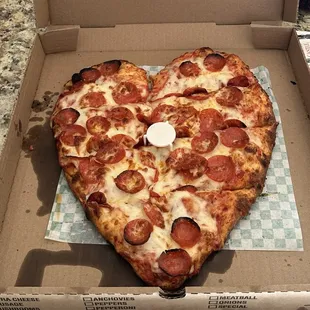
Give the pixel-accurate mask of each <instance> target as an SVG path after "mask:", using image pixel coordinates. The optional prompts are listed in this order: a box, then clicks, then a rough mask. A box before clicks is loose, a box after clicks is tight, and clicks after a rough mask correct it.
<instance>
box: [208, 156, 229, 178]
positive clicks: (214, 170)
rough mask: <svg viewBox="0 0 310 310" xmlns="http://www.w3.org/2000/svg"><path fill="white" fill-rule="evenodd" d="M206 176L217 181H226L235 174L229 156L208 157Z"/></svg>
mask: <svg viewBox="0 0 310 310" xmlns="http://www.w3.org/2000/svg"><path fill="white" fill-rule="evenodd" d="M206 173H207V176H208V177H209V178H210V179H212V180H214V181H217V182H228V181H230V180H231V179H232V178H233V177H234V175H235V165H234V162H233V161H232V159H231V157H230V156H224V155H216V156H212V157H210V158H209V159H208V169H207V172H206Z"/></svg>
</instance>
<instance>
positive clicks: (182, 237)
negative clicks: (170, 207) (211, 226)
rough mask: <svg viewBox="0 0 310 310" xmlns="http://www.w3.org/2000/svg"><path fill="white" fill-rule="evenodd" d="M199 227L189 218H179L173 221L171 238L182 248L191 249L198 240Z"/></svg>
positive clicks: (199, 234)
mask: <svg viewBox="0 0 310 310" xmlns="http://www.w3.org/2000/svg"><path fill="white" fill-rule="evenodd" d="M200 236H201V233H200V227H199V225H198V224H197V223H196V222H195V221H194V220H192V219H191V218H189V217H179V218H177V219H176V220H174V222H173V224H172V228H171V237H172V239H173V240H174V241H175V242H176V243H178V244H179V245H180V246H181V247H182V248H191V247H192V246H194V245H195V244H196V243H197V242H198V241H199V240H200Z"/></svg>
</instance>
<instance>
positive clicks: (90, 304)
mask: <svg viewBox="0 0 310 310" xmlns="http://www.w3.org/2000/svg"><path fill="white" fill-rule="evenodd" d="M84 305H85V306H93V305H94V303H93V302H89V301H88V302H85V301H84Z"/></svg>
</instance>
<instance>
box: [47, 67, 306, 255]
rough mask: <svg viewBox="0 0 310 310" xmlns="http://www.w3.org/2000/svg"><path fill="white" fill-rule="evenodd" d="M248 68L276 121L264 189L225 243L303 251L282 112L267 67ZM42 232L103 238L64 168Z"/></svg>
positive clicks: (94, 240) (66, 238) (67, 238)
mask: <svg viewBox="0 0 310 310" xmlns="http://www.w3.org/2000/svg"><path fill="white" fill-rule="evenodd" d="M161 68H162V67H159V66H143V69H145V70H146V71H147V72H148V73H149V74H156V73H157V72H158V71H159V70H160V69H161ZM252 71H253V73H254V74H255V76H256V77H257V79H258V80H259V83H260V84H261V85H262V87H263V88H264V89H265V91H266V92H267V93H268V95H269V97H270V99H271V101H272V104H273V109H274V113H275V116H276V119H277V121H278V122H279V126H278V129H277V138H276V145H275V148H274V150H273V154H272V160H271V163H270V166H269V169H268V172H267V180H266V183H265V187H264V191H263V194H262V195H261V196H260V197H258V199H257V200H256V202H255V204H254V205H252V208H251V211H250V214H249V215H248V216H246V217H244V218H243V219H241V220H240V221H239V223H238V224H237V225H236V227H235V228H234V229H233V230H232V232H231V233H230V236H229V238H228V239H227V241H226V244H225V247H224V249H228V250H277V251H284V250H287V251H302V250H303V242H302V233H301V228H300V222H299V217H298V212H297V208H296V203H295V197H294V192H293V185H292V180H291V174H290V169H289V163H288V158H287V153H286V147H285V142H284V137H283V130H282V125H281V118H280V114H279V108H278V104H277V102H276V99H275V97H274V94H273V92H272V90H271V83H270V76H269V71H268V69H267V68H265V67H263V66H260V67H257V68H255V69H253V70H252ZM45 238H46V239H51V240H56V241H61V242H68V243H89V244H107V242H106V241H105V240H104V239H103V237H102V236H101V235H100V234H99V233H98V232H97V230H96V228H95V227H94V225H93V224H92V223H91V222H90V221H88V220H87V219H86V217H85V214H84V211H83V208H82V206H81V204H80V203H79V201H78V200H77V199H76V198H75V196H74V195H73V193H72V192H71V190H70V188H69V186H68V184H67V181H66V179H65V177H64V174H63V172H62V173H61V175H60V179H59V183H58V187H57V191H56V196H55V201H54V204H53V208H52V212H51V215H50V219H49V222H48V227H47V231H46V235H45Z"/></svg>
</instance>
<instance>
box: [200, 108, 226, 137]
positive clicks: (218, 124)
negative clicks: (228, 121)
mask: <svg viewBox="0 0 310 310" xmlns="http://www.w3.org/2000/svg"><path fill="white" fill-rule="evenodd" d="M199 118H200V131H201V132H205V131H214V130H220V129H223V128H224V127H225V125H224V118H223V116H222V114H221V113H220V112H219V111H217V110H215V109H205V110H202V111H201V112H200V114H199Z"/></svg>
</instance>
